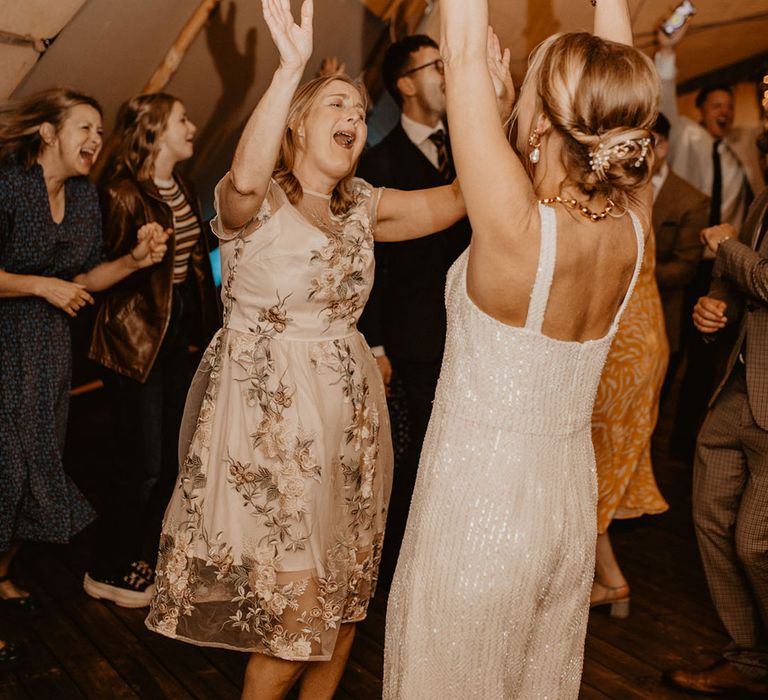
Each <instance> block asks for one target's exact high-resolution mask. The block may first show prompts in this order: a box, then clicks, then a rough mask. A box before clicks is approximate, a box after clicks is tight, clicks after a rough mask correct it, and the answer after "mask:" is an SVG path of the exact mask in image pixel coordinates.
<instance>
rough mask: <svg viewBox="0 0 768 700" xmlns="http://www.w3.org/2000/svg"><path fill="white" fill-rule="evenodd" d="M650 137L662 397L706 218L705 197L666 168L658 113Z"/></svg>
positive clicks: (665, 135) (686, 318)
mask: <svg viewBox="0 0 768 700" xmlns="http://www.w3.org/2000/svg"><path fill="white" fill-rule="evenodd" d="M651 131H652V133H653V140H654V146H653V152H654V155H655V156H656V157H655V159H654V163H653V178H652V184H653V231H654V233H655V235H656V282H657V284H658V286H659V294H660V295H661V304H662V307H663V309H664V322H665V325H666V330H667V339H668V340H669V351H670V356H669V369H668V370H667V379H666V380H665V382H664V390H663V391H662V396H664V394H665V393H666V390H667V388H668V386H669V384H670V383H671V381H672V380H673V379H674V377H675V373H676V370H677V368H678V366H679V365H680V359H681V356H682V354H683V352H684V349H685V348H684V347H683V342H682V341H683V340H684V338H685V337H686V335H689V334H688V333H683V332H682V329H683V327H684V326H685V327H686V329H687V327H688V325H689V324H690V312H691V309H690V308H689V309H684V308H683V303H684V299H685V290H686V287H687V286H688V285H689V284H690V283H691V282H692V281H693V279H694V277H696V269H697V267H698V264H699V261H700V260H701V255H702V253H703V252H704V246H703V245H702V243H701V239H700V235H701V231H702V229H704V228H706V226H707V221H708V217H709V197H707V195H705V194H704V193H703V192H699V190H697V189H696V188H694V187H693V186H692V185H689V184H688V183H687V182H686V181H685V180H683V179H682V178H681V177H678V176H677V175H676V174H675V173H674V172H673V171H672V170H671V169H670V167H669V165H668V164H667V154H668V153H669V132H670V123H669V120H668V119H667V118H666V117H665V116H664V115H663V114H659V116H658V118H657V120H656V123H655V124H654V126H653V128H652V129H651Z"/></svg>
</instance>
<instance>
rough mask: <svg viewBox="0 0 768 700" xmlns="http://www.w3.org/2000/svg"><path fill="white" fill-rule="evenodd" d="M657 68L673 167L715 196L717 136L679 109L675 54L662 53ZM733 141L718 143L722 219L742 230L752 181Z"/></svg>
mask: <svg viewBox="0 0 768 700" xmlns="http://www.w3.org/2000/svg"><path fill="white" fill-rule="evenodd" d="M656 70H657V71H658V73H659V77H660V78H661V86H662V88H661V111H662V112H663V113H664V114H665V116H666V117H667V118H668V119H669V121H670V123H671V124H672V132H671V133H670V136H669V158H668V160H669V164H670V166H671V167H672V170H674V171H675V172H676V173H677V174H678V175H679V176H680V177H682V178H683V179H684V180H687V181H688V182H689V183H691V184H692V185H693V186H694V187H695V188H696V189H697V190H700V191H701V192H704V193H705V194H708V195H711V194H712V180H713V178H714V165H713V163H712V148H713V146H714V143H715V137H714V136H712V134H710V133H709V132H708V131H707V130H706V129H705V128H704V127H703V126H702V125H701V124H699V123H698V122H695V121H694V120H693V119H691V118H690V117H685V116H682V115H679V114H678V112H677V94H676V88H675V78H676V76H677V67H676V65H675V56H674V54H671V55H667V54H664V53H663V52H658V53H657V54H656ZM729 142H730V138H729V137H726V138H725V139H723V140H722V141H721V142H720V145H719V146H718V153H719V154H720V173H721V182H722V190H721V192H722V196H721V200H720V202H721V203H720V222H721V223H724V224H725V223H728V224H732V225H733V227H734V228H735V229H736V230H737V231H738V230H739V229H740V228H741V224H742V223H743V222H744V217H745V215H746V213H747V188H748V187H749V183H748V181H747V172H746V169H745V167H744V163H743V162H742V159H741V158H740V157H739V156H738V155H737V154H736V152H735V151H734V150H733V147H732V146H731V145H730V143H729ZM755 149H757V147H756V146H755Z"/></svg>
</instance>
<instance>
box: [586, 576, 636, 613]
mask: <svg viewBox="0 0 768 700" xmlns="http://www.w3.org/2000/svg"><path fill="white" fill-rule="evenodd" d="M597 585H598V586H600V587H601V588H604V589H605V595H604V596H603V597H602V598H598V599H597V600H592V601H590V603H589V607H590V608H598V607H600V606H601V605H610V606H611V612H610V615H611V617H615V618H618V619H619V620H623V619H625V618H627V617H629V586H628V585H627V584H624V585H623V586H606V585H605V584H604V583H599V582H598V583H597Z"/></svg>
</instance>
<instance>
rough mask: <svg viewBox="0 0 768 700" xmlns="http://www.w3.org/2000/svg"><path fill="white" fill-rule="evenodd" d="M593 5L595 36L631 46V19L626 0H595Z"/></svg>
mask: <svg viewBox="0 0 768 700" xmlns="http://www.w3.org/2000/svg"><path fill="white" fill-rule="evenodd" d="M592 4H593V5H594V6H595V28H594V34H595V36H599V37H600V38H601V39H610V40H611V41H615V42H617V43H619V44H627V45H628V46H632V45H633V44H632V20H631V17H630V15H629V4H628V3H627V0H597V2H594V3H592Z"/></svg>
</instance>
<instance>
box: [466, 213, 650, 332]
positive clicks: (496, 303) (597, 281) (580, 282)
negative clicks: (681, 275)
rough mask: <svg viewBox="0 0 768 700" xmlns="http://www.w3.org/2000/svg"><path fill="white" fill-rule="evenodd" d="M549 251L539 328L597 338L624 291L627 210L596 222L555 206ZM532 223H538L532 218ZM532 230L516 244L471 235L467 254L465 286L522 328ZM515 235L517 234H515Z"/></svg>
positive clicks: (536, 236)
mask: <svg viewBox="0 0 768 700" xmlns="http://www.w3.org/2000/svg"><path fill="white" fill-rule="evenodd" d="M556 216H557V256H556V264H555V270H554V275H553V279H552V287H551V291H550V296H549V303H548V304H547V310H546V314H545V316H544V324H543V326H542V332H543V333H544V335H547V336H549V337H551V338H556V339H558V340H566V341H577V342H583V341H585V340H594V339H596V338H601V337H603V336H604V335H605V334H606V333H607V332H608V330H609V328H610V325H611V322H612V320H613V318H614V316H615V315H616V312H617V311H618V309H619V306H620V305H621V302H622V301H623V299H624V296H625V295H626V292H627V289H628V287H629V283H630V280H631V278H632V272H633V269H634V265H635V260H636V257H637V242H636V236H635V233H634V228H633V224H632V220H631V218H630V216H629V215H628V214H627V215H624V216H622V217H621V218H609V219H606V220H604V221H601V222H599V223H593V222H591V221H589V222H588V221H587V220H584V221H580V220H578V219H575V218H574V216H573V215H572V214H571V213H569V212H567V211H564V210H560V211H556ZM533 221H535V222H536V224H538V223H539V217H538V216H537V217H534V219H533ZM540 235H541V234H540V229H539V228H538V226H537V228H536V229H535V230H532V231H531V230H529V231H527V232H526V234H525V235H524V236H520V238H521V239H522V241H521V243H522V244H521V245H515V243H514V242H512V241H510V243H509V245H507V246H498V245H488V244H487V242H486V239H485V237H484V236H483V235H482V233H481V234H480V235H476V237H475V240H474V241H473V244H472V249H471V251H470V256H469V265H468V271H467V292H468V294H469V295H470V297H471V298H472V300H473V302H474V303H475V304H476V305H477V306H478V307H479V308H480V309H481V310H482V311H484V312H485V313H487V314H488V315H489V316H492V317H493V318H495V319H497V320H499V321H501V322H502V323H506V324H507V325H510V326H524V325H525V322H526V314H527V311H528V302H529V300H530V295H531V290H532V289H533V284H534V281H535V278H536V273H537V270H538V266H539V240H540ZM515 238H517V236H516V237H515Z"/></svg>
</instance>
